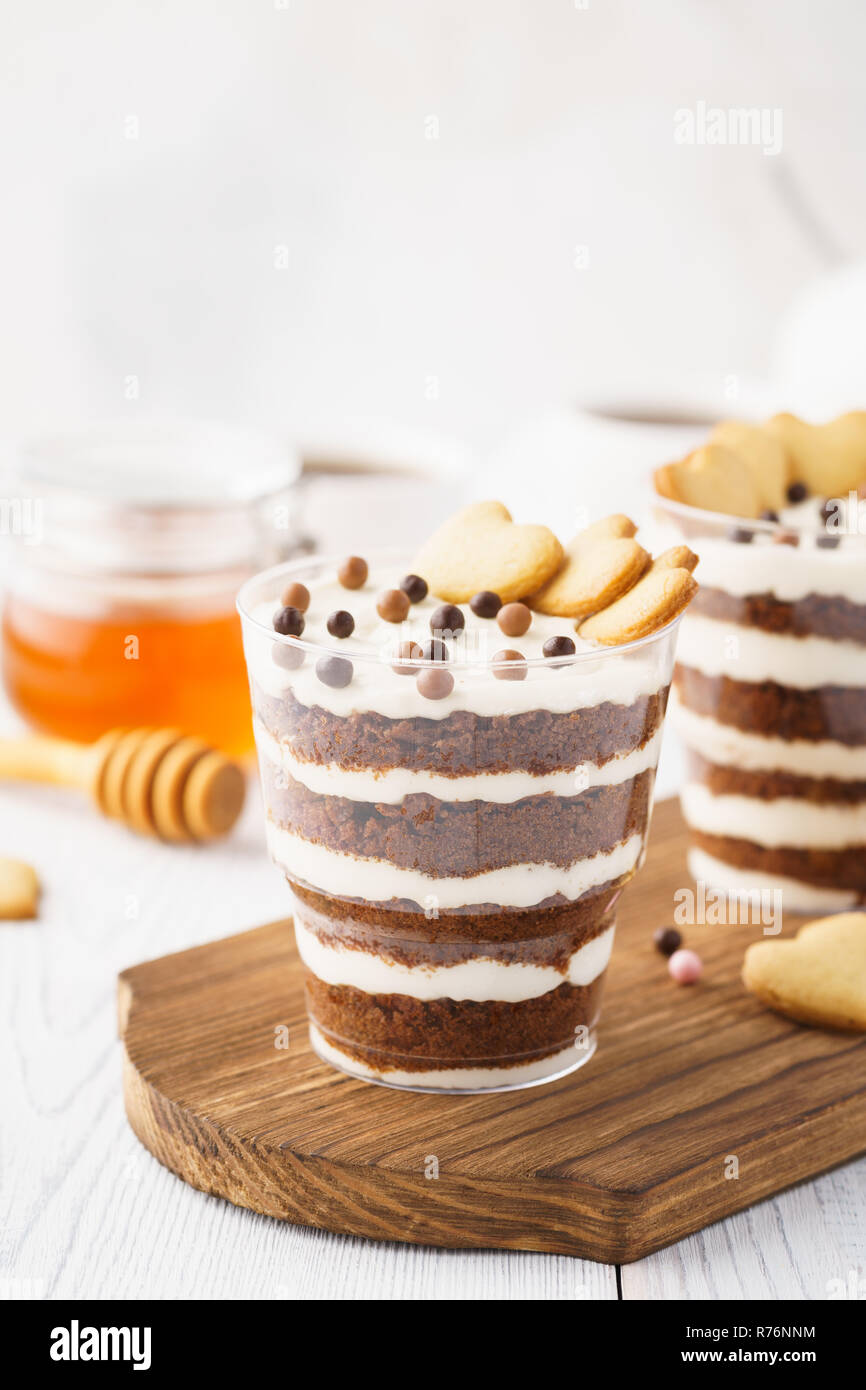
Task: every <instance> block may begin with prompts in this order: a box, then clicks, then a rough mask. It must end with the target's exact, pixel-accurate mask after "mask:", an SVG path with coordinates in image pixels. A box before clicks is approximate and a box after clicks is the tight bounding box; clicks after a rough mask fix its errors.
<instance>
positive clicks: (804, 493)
mask: <svg viewBox="0 0 866 1390" xmlns="http://www.w3.org/2000/svg"><path fill="white" fill-rule="evenodd" d="M787 496H788V501H789V502H803V501H805V499H806V498H807V497H808V496H809V489H808V488H807V486H806V484H805V483H791V484H790V486H789V488H788V494H787Z"/></svg>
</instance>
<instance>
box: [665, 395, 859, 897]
mask: <svg viewBox="0 0 866 1390" xmlns="http://www.w3.org/2000/svg"><path fill="white" fill-rule="evenodd" d="M846 419H848V417H846ZM791 420H792V417H779V419H778V420H777V421H776V422H770V424H769V425H767V426H764V427H761V428H760V429H759V428H758V427H748V426H733V425H728V426H727V427H722V430H721V435H720V438H719V440H718V441H717V442H715V443H711V444H710V445H709V446H708V447H707V448H706V449H704V450H699V451H698V453H697V454H696V455H694V456H692V457H691V459H690V460H687V461H685V462H684V464H683V465H679V466H678V467H675V469H674V471H673V472H672V473H667V472H666V471H665V470H663V471H662V475H661V477H660V478H659V479H658V481H659V483H660V484H661V487H662V490H663V491H665V492H666V493H667V494H668V497H669V500H670V501H673V503H674V506H673V507H671V508H669V509H668V510H669V516H670V519H671V520H672V521H674V523H675V524H676V526H677V528H678V530H679V533H680V534H681V535H687V536H689V537H690V538H693V539H694V543H695V544H697V545H698V546H699V548H700V553H701V578H702V585H701V591H700V593H699V594H698V596H697V598H696V600H695V603H694V605H693V607H692V610H691V611H690V613H689V615H688V617H687V619H686V621H685V623H684V625H683V631H682V633H681V637H680V643H679V651H678V664H677V670H676V675H675V683H674V695H673V710H674V713H673V718H674V721H675V723H676V725H677V726H678V728H679V730H680V732H681V734H682V736H683V738H684V740H685V742H686V745H687V748H688V753H689V776H688V781H687V783H686V785H685V786H684V788H683V792H682V806H683V812H684V815H685V818H686V820H687V822H688V824H689V827H690V832H691V844H692V849H691V854H690V867H691V870H692V872H693V874H694V875H695V877H697V878H699V879H702V880H703V881H705V882H707V883H709V884H712V885H713V886H715V887H718V888H723V889H727V890H730V891H734V892H752V891H754V890H756V889H759V890H766V889H777V890H779V891H780V892H781V893H782V895H783V901H784V905H785V907H786V908H787V909H788V910H790V911H795V912H796V911H800V912H813V911H821V910H828V911H829V910H832V909H834V908H844V907H846V906H850V905H852V904H855V903H858V902H862V901H863V900H864V899H866V535H864V532H866V507H864V502H863V499H862V498H861V497H860V496H858V488H859V487H860V486H861V485H862V483H863V481H864V480H866V417H864V418H863V419H862V421H861V420H860V417H856V418H855V419H854V421H853V422H852V421H851V420H850V419H849V420H848V423H847V424H846V425H845V426H844V429H843V430H842V431H839V430H838V428H837V425H836V424H835V423H834V424H833V425H832V426H830V427H829V431H830V433H829V437H827V438H825V435H824V430H823V429H822V428H821V427H808V426H804V425H803V422H794V423H793V424H792V423H791ZM858 422H859V424H858ZM804 431H805V436H804V433H803V432H804ZM804 437H805V440H806V441H807V443H808V445H809V448H808V449H806V446H805V445H804V442H803V441H804ZM840 438H841V441H842V442H841V445H840V444H839V442H838V441H839V439H840ZM750 450H751V452H749V451H750ZM804 451H805V452H804ZM834 489H835V491H836V493H837V494H838V495H834ZM671 492H674V493H675V494H676V496H674V497H670V493H671ZM680 499H683V501H684V502H685V505H683V504H682V502H681V501H680ZM685 499H688V500H687V501H685ZM678 503H680V504H679V505H677V504H678ZM696 508H699V510H697V509H696ZM734 509H736V514H737V515H738V516H739V517H741V518H742V519H741V520H738V521H732V520H731V513H732V512H733V510H734ZM710 511H714V512H725V513H727V515H726V516H718V517H717V518H716V519H715V520H714V519H713V517H712V516H711V515H709V514H708V513H709V512H710Z"/></svg>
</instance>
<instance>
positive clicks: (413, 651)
mask: <svg viewBox="0 0 866 1390" xmlns="http://www.w3.org/2000/svg"><path fill="white" fill-rule="evenodd" d="M423 655H424V653H423V652H422V650H421V648H420V647H419V645H418V643H417V642H401V643H400V645H399V646H398V647H396V648H395V650H394V657H395V661H394V666H393V668H392V669H393V670H395V671H396V672H397V675H398V676H414V675H415V674H416V672H417V670H418V667H417V666H416V665H415V664H414V663H415V662H416V661H420V660H421V659H422V657H423Z"/></svg>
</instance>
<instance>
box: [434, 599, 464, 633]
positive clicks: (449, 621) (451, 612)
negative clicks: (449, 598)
mask: <svg viewBox="0 0 866 1390" xmlns="http://www.w3.org/2000/svg"><path fill="white" fill-rule="evenodd" d="M465 626H466V619H465V617H464V616H463V614H462V612H461V611H460V609H459V608H458V607H457V605H456V603H442V604H440V605H439V607H438V608H437V609H436V610H435V612H434V613H433V616H432V617H431V619H430V631H431V632H451V633H454V632H462V631H463V629H464V627H465Z"/></svg>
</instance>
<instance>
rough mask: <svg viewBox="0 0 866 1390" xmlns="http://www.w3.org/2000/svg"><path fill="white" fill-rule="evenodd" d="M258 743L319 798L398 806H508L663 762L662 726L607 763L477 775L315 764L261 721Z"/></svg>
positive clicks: (617, 779)
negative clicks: (419, 799) (431, 802)
mask: <svg viewBox="0 0 866 1390" xmlns="http://www.w3.org/2000/svg"><path fill="white" fill-rule="evenodd" d="M255 735H256V747H257V748H258V750H259V753H260V754H261V755H262V756H264V757H266V758H268V759H269V760H270V761H271V762H272V763H273V764H274V765H275V766H276V767H279V768H281V769H282V771H283V772H286V773H288V775H289V776H290V777H292V778H293V779H294V780H295V781H296V782H300V783H302V785H303V786H305V787H306V788H307V789H308V790H309V791H311V792H315V793H317V794H318V795H320V796H341V797H346V798H347V799H348V800H350V801H363V802H369V803H372V804H374V805H375V804H383V805H398V804H399V803H400V802H401V801H403V799H404V797H407V796H414V795H417V794H418V793H426V795H428V796H434V797H436V798H437V799H438V800H439V801H490V802H495V803H497V804H500V805H501V804H506V803H510V802H514V801H522V800H523V799H524V798H525V797H528V796H543V795H545V794H546V793H552V794H553V795H555V796H578V795H580V794H581V793H582V792H585V791H588V790H589V789H590V788H591V787H609V786H616V785H618V784H619V783H621V782H627V781H630V780H631V778H633V777H637V776H639V774H640V773H642V772H645V771H646V770H647V768H654V767H655V766H656V764H657V763H658V758H659V751H660V749H661V738H662V730H661V727H659V728H658V729H657V730H656V731H655V733H654V734H653V735H652V737H651V738H649V739H647V741H646V743H645V744H644V745H643V747H642V748H636V749H634V751H633V752H630V753H620V754H619V755H618V756H617V757H614V758H610V759H609V760H608V761H607V762H606V763H603V764H601V765H599V764H598V763H580V764H578V765H577V766H576V767H575V768H574V769H569V770H568V771H567V772H547V773H539V774H538V775H533V774H532V773H530V772H484V773H475V774H473V775H472V776H464V777H460V776H457V777H445V776H442V775H441V774H440V773H435V772H426V771H417V772H415V771H412V770H411V769H408V768H401V767H397V768H388V769H385V770H380V769H375V768H370V769H365V770H358V769H352V768H344V767H341V766H340V764H339V763H311V762H307V761H306V760H304V759H301V758H296V757H295V756H294V754H293V753H292V750H291V747H290V745H289V744H288V743H287V742H285V741H281V740H279V739H276V738H275V737H274V736H273V735H272V734H271V733H269V732H268V730H267V729H265V728H264V726H263V725H262V724H261V723H260V722H258V721H257V722H256V726H255Z"/></svg>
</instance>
